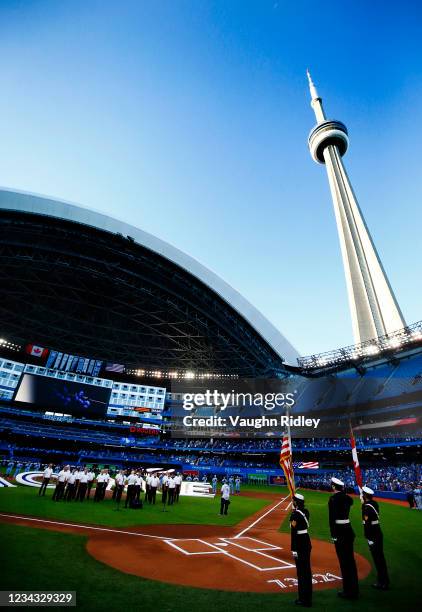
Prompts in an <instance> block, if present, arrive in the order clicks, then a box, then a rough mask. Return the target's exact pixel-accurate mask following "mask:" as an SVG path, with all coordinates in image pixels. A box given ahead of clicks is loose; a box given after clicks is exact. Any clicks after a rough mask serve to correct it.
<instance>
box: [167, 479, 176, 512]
mask: <svg viewBox="0 0 422 612" xmlns="http://www.w3.org/2000/svg"><path fill="white" fill-rule="evenodd" d="M168 488H169V490H168V496H169V501H168V505H169V506H172V505H173V503H174V495H175V492H176V483H175V482H174V476H173V474H170V477H169V480H168Z"/></svg>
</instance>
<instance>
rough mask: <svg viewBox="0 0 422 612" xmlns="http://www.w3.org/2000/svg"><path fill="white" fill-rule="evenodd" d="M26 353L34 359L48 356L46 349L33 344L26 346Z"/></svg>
mask: <svg viewBox="0 0 422 612" xmlns="http://www.w3.org/2000/svg"><path fill="white" fill-rule="evenodd" d="M26 352H27V353H28V355H33V356H34V357H47V355H48V349H46V348H44V347H43V346H36V345H35V344H27V345H26Z"/></svg>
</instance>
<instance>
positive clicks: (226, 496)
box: [220, 482, 230, 516]
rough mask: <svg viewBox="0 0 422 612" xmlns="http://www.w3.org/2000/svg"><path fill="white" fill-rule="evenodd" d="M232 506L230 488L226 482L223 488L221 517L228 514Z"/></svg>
mask: <svg viewBox="0 0 422 612" xmlns="http://www.w3.org/2000/svg"><path fill="white" fill-rule="evenodd" d="M229 504H230V486H229V485H228V484H227V482H225V483H224V484H223V486H222V487H221V503H220V516H223V514H227V510H228V509H229Z"/></svg>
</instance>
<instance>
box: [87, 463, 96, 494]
mask: <svg viewBox="0 0 422 612" xmlns="http://www.w3.org/2000/svg"><path fill="white" fill-rule="evenodd" d="M94 480H95V472H94V471H93V470H89V472H88V486H87V494H86V498H87V499H89V496H90V495H91V489H92V487H93V485H94Z"/></svg>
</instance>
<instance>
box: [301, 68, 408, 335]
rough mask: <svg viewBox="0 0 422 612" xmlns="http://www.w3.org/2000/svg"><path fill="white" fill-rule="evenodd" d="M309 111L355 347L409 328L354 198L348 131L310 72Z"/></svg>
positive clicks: (314, 152)
mask: <svg viewBox="0 0 422 612" xmlns="http://www.w3.org/2000/svg"><path fill="white" fill-rule="evenodd" d="M307 74H308V80H309V89H310V92H311V106H312V108H313V109H314V112H315V116H316V119H317V125H316V126H315V127H314V128H313V130H312V131H311V133H310V135H309V150H310V153H311V156H312V158H313V159H314V160H315V161H316V162H317V163H319V164H325V167H326V169H327V174H328V181H329V183H330V190H331V196H332V199H333V204H334V212H335V216H336V222H337V230H338V235H339V239H340V247H341V253H342V257H343V264H344V272H345V275H346V283H347V291H348V295H349V305H350V311H351V315H352V324H353V334H354V338H355V343H356V344H360V343H361V342H366V341H368V340H371V339H374V338H377V337H380V336H385V335H387V334H390V333H392V332H395V331H397V330H399V329H402V328H403V327H405V326H406V323H405V321H404V318H403V315H402V313H401V311H400V308H399V305H398V303H397V300H396V298H395V296H394V293H393V290H392V288H391V286H390V283H389V281H388V278H387V275H386V273H385V271H384V268H383V266H382V263H381V260H380V258H379V255H378V253H377V251H376V248H375V245H374V243H373V240H372V238H371V234H370V233H369V230H368V227H367V225H366V223H365V219H364V217H363V214H362V211H361V209H360V207H359V204H358V202H357V199H356V196H355V194H354V192H353V189H352V186H351V183H350V180H349V177H348V176H347V173H346V170H345V167H344V165H343V161H342V157H343V155H344V154H345V153H346V151H347V149H348V146H349V138H348V134H347V128H346V126H345V125H344V123H341V121H333V120H331V119H327V118H326V116H325V113H324V108H323V106H322V100H321V98H320V96H319V94H318V92H317V89H316V87H315V85H314V83H313V81H312V79H311V75H310V74H309V71H308V73H307Z"/></svg>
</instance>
